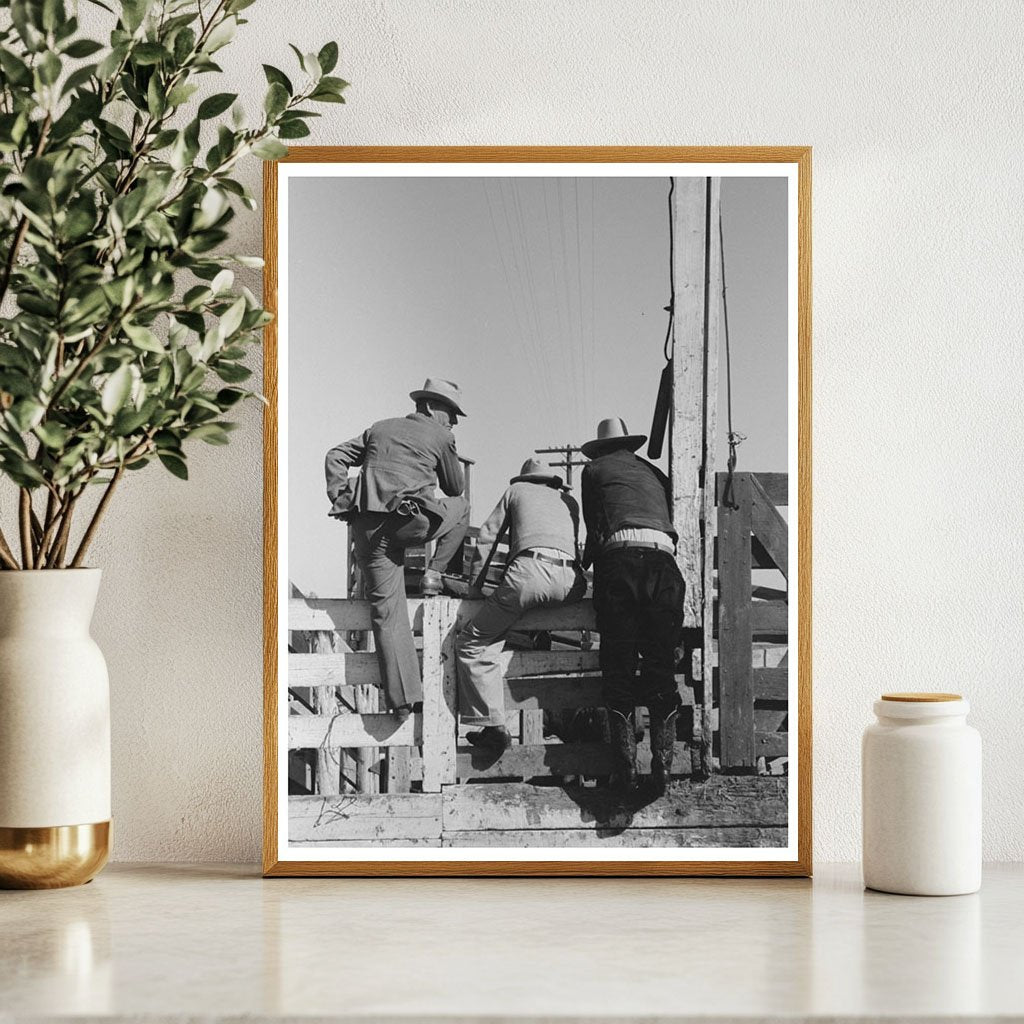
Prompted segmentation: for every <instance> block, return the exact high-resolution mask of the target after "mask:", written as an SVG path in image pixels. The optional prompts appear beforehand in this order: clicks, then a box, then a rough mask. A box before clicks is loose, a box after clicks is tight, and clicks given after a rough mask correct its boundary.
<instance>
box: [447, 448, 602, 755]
mask: <svg viewBox="0 0 1024 1024" xmlns="http://www.w3.org/2000/svg"><path fill="white" fill-rule="evenodd" d="M506 536H507V537H508V561H507V563H506V568H505V573H504V575H503V576H502V579H501V583H500V584H499V586H498V588H497V590H495V591H494V593H492V594H491V595H490V597H488V598H487V600H486V601H484V604H483V607H482V608H480V610H479V611H478V612H477V613H476V615H475V616H474V617H473V619H472V621H471V622H470V623H469V624H468V625H467V626H466V627H464V628H463V630H462V631H461V632H460V633H459V636H458V639H457V644H456V651H457V659H458V677H459V714H460V715H461V717H462V721H463V722H464V723H466V724H469V725H479V726H481V728H480V729H479V730H477V731H474V732H470V733H469V734H468V735H467V737H466V738H467V739H468V740H469V742H470V743H472V744H474V745H475V746H478V747H483V748H487V749H489V750H491V751H492V752H493V753H495V754H501V753H502V752H503V751H505V750H506V749H508V747H509V745H510V743H511V742H512V740H511V737H510V735H509V731H508V728H507V727H506V725H505V691H504V680H503V678H502V670H501V652H502V651H503V650H504V647H505V637H506V636H507V635H508V632H509V630H510V629H511V628H512V627H513V625H515V622H516V620H517V619H518V618H519V617H520V616H521V615H522V614H523V612H525V611H526V610H527V609H529V608H537V607H540V606H542V605H555V604H565V603H568V602H570V601H579V600H581V599H582V597H583V595H584V594H585V593H586V590H587V581H586V579H585V577H584V576H583V573H582V572H581V571H580V568H579V562H578V558H577V547H578V538H579V506H578V505H577V504H576V501H575V499H574V498H573V497H572V495H571V494H569V492H568V491H567V490H566V489H565V488H564V487H563V485H562V478H561V477H560V476H557V475H556V474H554V473H552V472H551V471H550V469H548V468H546V467H545V466H543V465H541V463H540V462H538V461H537V460H536V459H527V460H526V462H525V463H523V468H522V469H521V470H520V471H519V474H518V475H517V476H514V477H512V479H511V480H510V481H509V486H508V489H507V490H506V491H505V493H504V494H503V495H502V496H501V500H500V501H499V502H498V504H497V505H495V507H494V511H493V512H492V513H491V514H490V515H489V516H488V517H487V521H486V522H485V523H484V525H483V526H481V527H480V535H479V537H478V539H477V548H476V555H475V556H474V560H473V569H472V572H471V574H470V579H472V580H474V586H473V589H472V591H471V595H472V596H479V590H480V587H481V586H482V584H483V581H484V578H485V577H486V575H487V567H488V565H489V564H490V561H491V557H492V555H493V553H494V549H495V548H496V547H497V546H498V544H500V543H501V540H502V538H504V537H506Z"/></svg>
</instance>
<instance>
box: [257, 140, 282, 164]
mask: <svg viewBox="0 0 1024 1024" xmlns="http://www.w3.org/2000/svg"><path fill="white" fill-rule="evenodd" d="M252 152H253V155H254V156H258V157H260V159H262V160H280V159H281V158H282V157H285V156H287V155H288V147H287V146H282V145H281V143H280V142H278V141H277V139H260V141H259V142H257V143H256V145H255V146H253V147H252Z"/></svg>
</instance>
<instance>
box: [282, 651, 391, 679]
mask: <svg viewBox="0 0 1024 1024" xmlns="http://www.w3.org/2000/svg"><path fill="white" fill-rule="evenodd" d="M280 682H281V685H282V686H290V687H295V686H380V667H379V665H378V663H377V654H376V652H375V651H357V652H354V653H351V654H289V655H288V678H287V679H282V680H280Z"/></svg>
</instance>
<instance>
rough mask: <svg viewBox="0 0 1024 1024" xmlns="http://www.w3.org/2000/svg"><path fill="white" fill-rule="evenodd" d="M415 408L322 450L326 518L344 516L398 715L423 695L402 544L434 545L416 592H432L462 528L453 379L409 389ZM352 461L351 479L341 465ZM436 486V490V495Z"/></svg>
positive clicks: (458, 408) (458, 400) (465, 511)
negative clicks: (358, 469) (355, 473)
mask: <svg viewBox="0 0 1024 1024" xmlns="http://www.w3.org/2000/svg"><path fill="white" fill-rule="evenodd" d="M410 397H411V398H412V399H413V400H414V401H415V402H416V411H415V412H414V413H411V414H410V415H408V416H404V417H397V418H395V419H388V420H380V421H379V422H377V423H374V424H373V425H372V426H371V427H369V428H368V429H367V430H365V431H364V432H363V433H362V434H360V435H359V436H358V437H354V438H352V440H351V441H346V442H345V443H344V444H339V445H337V446H336V447H334V448H332V449H331V450H330V451H329V452H328V453H327V460H326V467H325V468H326V474H327V496H328V498H329V499H330V501H331V510H330V512H329V513H328V514H329V515H331V516H333V517H335V518H336V519H343V520H345V521H347V523H348V527H349V530H350V532H351V537H352V544H353V547H354V549H355V556H356V560H357V562H358V563H359V568H360V569H361V570H362V571H363V576H364V579H365V581H366V596H367V598H369V600H370V603H371V605H372V612H371V620H370V621H371V624H372V626H373V636H374V639H375V641H376V648H377V661H378V664H379V665H380V673H381V679H382V681H383V685H384V690H385V692H386V693H387V696H388V700H389V702H390V705H391V707H392V708H393V709H395V710H396V711H398V713H399V716H400V717H406V716H408V714H409V712H410V711H411V710H412V706H413V705H414V704H416V703H418V702H420V701H422V699H423V683H422V680H421V678H420V667H419V661H418V660H417V657H416V647H415V644H414V642H413V637H412V628H411V627H410V625H409V612H408V606H407V604H406V595H405V549H406V548H408V547H416V546H419V545H421V544H425V543H426V542H427V541H433V542H434V551H433V554H432V556H431V559H430V563H429V564H428V565H427V567H426V571H425V572H424V574H423V583H422V586H421V589H422V590H423V593H424V594H427V595H433V594H439V593H440V592H441V570H442V569H444V567H445V566H446V565H447V564H448V563H449V562H450V561H451V560H452V558H453V557H454V556H455V555H456V554H457V553H458V551H459V550H460V548H461V546H462V542H463V539H464V538H465V536H466V532H467V530H468V529H469V503H468V502H467V501H466V499H465V498H463V497H462V496H461V495H462V492H463V490H464V488H465V479H464V476H463V473H462V466H461V464H460V463H459V457H458V454H457V453H456V451H455V437H454V435H453V434H452V428H453V427H454V426H455V424H456V423H457V422H458V418H459V416H465V415H466V413H465V412H464V410H463V408H462V394H461V392H460V391H459V388H458V385H456V384H453V383H452V382H451V381H448V380H439V379H436V380H427V382H426V383H425V384H424V385H423V387H422V388H421V389H420V390H419V391H413V392H411V393H410ZM353 467H361V470H362V471H361V472H360V473H359V475H358V476H357V477H354V478H350V477H349V469H351V468H353ZM438 484H440V487H441V490H442V491H443V492H444V494H445V495H446V497H445V496H439V495H437V494H436V493H435V487H436V486H437V485H438Z"/></svg>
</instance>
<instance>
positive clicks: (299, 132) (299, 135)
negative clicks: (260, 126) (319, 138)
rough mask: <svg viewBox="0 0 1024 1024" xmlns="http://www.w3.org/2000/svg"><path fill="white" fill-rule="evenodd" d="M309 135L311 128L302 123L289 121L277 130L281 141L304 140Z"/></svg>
mask: <svg viewBox="0 0 1024 1024" xmlns="http://www.w3.org/2000/svg"><path fill="white" fill-rule="evenodd" d="M308 134H309V128H308V126H307V125H305V124H303V123H302V121H289V122H287V123H286V124H283V125H281V127H280V128H278V130H277V135H278V138H281V139H304V138H305V137H306V136H307V135H308Z"/></svg>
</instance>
